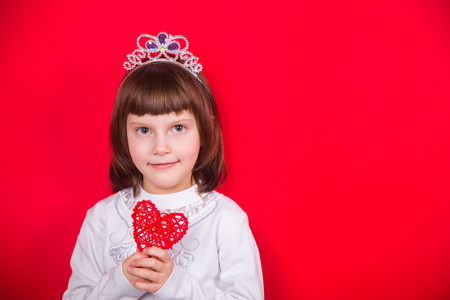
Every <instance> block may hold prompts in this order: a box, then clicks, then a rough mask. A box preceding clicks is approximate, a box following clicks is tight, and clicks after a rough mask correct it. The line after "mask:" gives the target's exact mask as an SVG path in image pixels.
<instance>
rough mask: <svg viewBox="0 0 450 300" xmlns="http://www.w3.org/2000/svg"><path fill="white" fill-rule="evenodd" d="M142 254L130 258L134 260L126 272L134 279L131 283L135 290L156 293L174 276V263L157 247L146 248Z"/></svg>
mask: <svg viewBox="0 0 450 300" xmlns="http://www.w3.org/2000/svg"><path fill="white" fill-rule="evenodd" d="M140 254H141V255H136V253H135V254H133V255H131V256H130V257H129V258H131V257H133V259H132V260H131V263H130V266H128V267H127V268H126V269H125V270H126V272H127V273H128V275H129V276H130V278H132V279H131V280H130V282H131V284H132V285H133V286H134V287H135V288H137V289H139V290H142V291H147V292H150V293H156V292H158V291H159V290H160V289H161V288H162V286H163V285H164V284H165V283H166V281H167V280H168V279H169V277H170V275H171V274H172V270H173V261H172V259H171V258H170V255H169V254H168V253H167V252H166V251H165V250H163V249H160V248H157V247H149V248H145V249H144V251H143V252H142V253H140ZM135 255H136V256H135ZM126 260H128V259H126ZM126 260H125V261H126ZM123 265H125V264H123ZM125 276H126V275H125ZM126 277H127V276H126ZM127 279H128V277H127Z"/></svg>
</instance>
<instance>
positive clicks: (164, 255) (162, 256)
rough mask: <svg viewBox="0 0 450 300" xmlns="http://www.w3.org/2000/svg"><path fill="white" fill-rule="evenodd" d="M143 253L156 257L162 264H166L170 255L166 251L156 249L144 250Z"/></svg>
mask: <svg viewBox="0 0 450 300" xmlns="http://www.w3.org/2000/svg"><path fill="white" fill-rule="evenodd" d="M143 253H144V254H146V255H148V256H153V257H157V258H158V259H159V260H161V261H162V262H167V261H168V260H169V259H170V255H169V253H167V251H166V250H164V249H161V248H157V247H148V248H145V249H144V251H143Z"/></svg>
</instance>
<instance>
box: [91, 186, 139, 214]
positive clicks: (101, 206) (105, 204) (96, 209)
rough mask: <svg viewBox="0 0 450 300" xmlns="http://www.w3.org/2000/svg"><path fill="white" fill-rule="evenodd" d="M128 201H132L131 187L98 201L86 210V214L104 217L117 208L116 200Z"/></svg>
mask: <svg viewBox="0 0 450 300" xmlns="http://www.w3.org/2000/svg"><path fill="white" fill-rule="evenodd" d="M129 201H132V191H131V188H126V189H123V190H121V191H119V192H117V193H115V194H113V195H111V196H109V197H107V198H105V199H103V200H100V201H98V202H97V203H96V204H95V205H94V206H93V207H91V208H90V209H89V210H88V211H87V216H88V217H89V216H91V217H106V215H107V214H108V213H109V212H110V211H115V210H116V209H117V205H118V202H122V203H125V204H126V203H127V202H129Z"/></svg>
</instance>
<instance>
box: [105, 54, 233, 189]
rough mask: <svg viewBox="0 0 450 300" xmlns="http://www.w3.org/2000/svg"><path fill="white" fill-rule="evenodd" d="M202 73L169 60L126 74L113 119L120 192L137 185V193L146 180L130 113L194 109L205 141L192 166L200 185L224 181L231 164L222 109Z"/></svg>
mask: <svg viewBox="0 0 450 300" xmlns="http://www.w3.org/2000/svg"><path fill="white" fill-rule="evenodd" d="M198 77H199V79H200V81H201V82H200V81H199V80H198V79H197V78H195V77H194V76H193V75H192V74H191V73H190V72H189V71H187V70H186V69H184V67H182V66H181V65H177V64H176V63H172V62H164V61H158V62H152V63H147V64H144V65H142V66H140V67H138V68H137V69H135V70H133V71H132V72H131V73H129V74H127V75H125V78H124V79H123V80H122V83H121V86H120V87H119V90H118V92H117V96H116V101H115V103H114V110H113V114H112V119H111V131H110V140H111V148H112V160H111V165H110V169H109V180H110V182H111V185H112V189H113V191H114V192H117V191H119V190H121V189H124V188H127V187H130V186H133V194H134V195H136V192H137V190H138V187H139V185H140V184H141V182H142V180H143V178H142V174H141V173H140V172H139V170H138V169H137V168H136V166H135V165H134V163H133V161H132V159H131V155H130V151H129V149H128V141H127V118H128V115H129V114H134V115H138V116H143V115H146V114H151V115H160V114H168V113H171V112H175V113H180V112H182V111H184V110H187V111H189V112H191V113H192V114H193V115H194V116H195V120H196V122H197V126H198V130H199V134H200V145H201V146H200V152H199V155H198V158H197V162H196V163H195V165H194V169H193V171H192V176H193V177H194V180H195V182H196V183H197V184H198V190H199V192H200V193H204V192H210V191H212V190H214V189H215V188H216V187H217V186H219V185H220V184H222V183H223V181H224V180H225V178H226V167H225V161H224V155H223V141H222V131H221V129H220V119H219V112H218V110H217V105H216V101H215V100H214V96H213V93H212V91H211V88H210V87H209V84H208V82H207V81H206V79H205V77H204V76H203V75H202V74H199V75H198Z"/></svg>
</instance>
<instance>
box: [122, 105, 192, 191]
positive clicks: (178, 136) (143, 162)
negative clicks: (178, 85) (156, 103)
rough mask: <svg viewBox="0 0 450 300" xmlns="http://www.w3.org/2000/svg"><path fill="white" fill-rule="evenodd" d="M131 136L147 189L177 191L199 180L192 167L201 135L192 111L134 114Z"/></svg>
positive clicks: (133, 154) (131, 147)
mask: <svg viewBox="0 0 450 300" xmlns="http://www.w3.org/2000/svg"><path fill="white" fill-rule="evenodd" d="M127 139H128V147H129V150H130V154H131V158H132V160H133V163H134V165H135V166H136V167H137V168H138V170H139V171H140V172H141V174H142V175H143V178H144V180H143V188H144V190H146V191H147V192H149V193H152V194H167V193H175V192H179V191H182V190H185V189H187V188H189V187H191V186H192V185H193V184H194V183H195V182H193V179H192V170H193V168H194V165H195V163H196V161H197V157H198V153H199V151H200V135H199V131H198V127H197V122H196V121H195V117H194V116H193V115H192V113H190V112H189V111H186V110H185V111H182V112H181V113H179V114H176V113H175V112H172V113H170V114H166V115H149V114H147V115H144V116H141V117H139V116H137V115H133V114H130V115H128V118H127Z"/></svg>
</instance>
